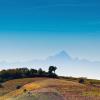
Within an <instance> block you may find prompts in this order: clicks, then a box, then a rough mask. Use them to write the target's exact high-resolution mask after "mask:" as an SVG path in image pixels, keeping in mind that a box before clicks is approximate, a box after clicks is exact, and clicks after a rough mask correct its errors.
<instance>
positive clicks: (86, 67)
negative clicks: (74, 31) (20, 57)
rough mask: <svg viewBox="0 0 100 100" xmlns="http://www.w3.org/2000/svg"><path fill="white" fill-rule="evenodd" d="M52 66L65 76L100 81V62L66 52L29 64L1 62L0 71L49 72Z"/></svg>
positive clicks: (28, 62)
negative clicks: (18, 68) (32, 69)
mask: <svg viewBox="0 0 100 100" xmlns="http://www.w3.org/2000/svg"><path fill="white" fill-rule="evenodd" d="M50 65H54V66H57V67H58V70H57V73H58V74H59V75H64V76H66V75H67V76H76V77H88V78H97V79H100V72H99V70H100V62H91V61H88V60H86V59H84V60H79V59H78V58H77V59H76V58H75V59H74V58H72V57H70V55H68V54H67V53H66V52H65V51H61V52H60V53H58V54H55V55H54V56H50V57H48V58H47V59H45V60H32V61H27V62H14V63H8V62H1V63H0V69H8V68H15V67H30V68H37V69H38V68H40V67H42V68H43V69H45V70H48V67H49V66H50Z"/></svg>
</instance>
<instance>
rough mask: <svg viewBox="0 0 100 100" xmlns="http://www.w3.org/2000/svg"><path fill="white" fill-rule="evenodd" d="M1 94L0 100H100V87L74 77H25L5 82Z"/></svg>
mask: <svg viewBox="0 0 100 100" xmlns="http://www.w3.org/2000/svg"><path fill="white" fill-rule="evenodd" d="M17 85H20V86H21V87H20V88H19V89H16V86H17ZM99 85H100V84H99ZM0 95H1V96H0V100H75V99H76V100H100V88H99V87H97V86H96V85H95V86H93V85H89V84H80V83H79V82H78V81H77V80H72V79H71V80H70V81H69V80H68V79H64V78H59V79H52V78H24V79H16V80H10V81H7V82H5V83H3V87H2V88H0Z"/></svg>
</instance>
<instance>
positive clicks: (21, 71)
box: [0, 66, 57, 82]
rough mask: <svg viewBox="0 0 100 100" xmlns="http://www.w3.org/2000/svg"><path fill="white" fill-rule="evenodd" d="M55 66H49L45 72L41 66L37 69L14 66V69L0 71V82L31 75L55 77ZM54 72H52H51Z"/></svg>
mask: <svg viewBox="0 0 100 100" xmlns="http://www.w3.org/2000/svg"><path fill="white" fill-rule="evenodd" d="M56 69H57V68H56V67H53V66H50V67H49V71H48V72H46V71H44V70H42V69H41V68H40V69H39V70H36V69H28V68H16V69H8V70H2V71H0V82H5V81H8V80H12V79H19V78H31V77H52V78H53V77H54V78H55V77H57V75H56V74H55V70H56ZM53 72H54V73H53Z"/></svg>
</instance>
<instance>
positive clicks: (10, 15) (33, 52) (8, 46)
mask: <svg viewBox="0 0 100 100" xmlns="http://www.w3.org/2000/svg"><path fill="white" fill-rule="evenodd" d="M62 50H65V51H66V52H68V53H69V55H71V56H72V57H74V58H75V57H78V58H80V59H89V60H97V61H100V0H0V61H23V60H30V59H35V58H36V59H44V58H46V57H47V56H49V55H53V54H55V53H57V52H59V51H62Z"/></svg>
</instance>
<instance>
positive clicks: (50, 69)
mask: <svg viewBox="0 0 100 100" xmlns="http://www.w3.org/2000/svg"><path fill="white" fill-rule="evenodd" d="M56 70H57V67H56V66H50V67H49V71H48V72H49V73H55V71H56Z"/></svg>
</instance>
